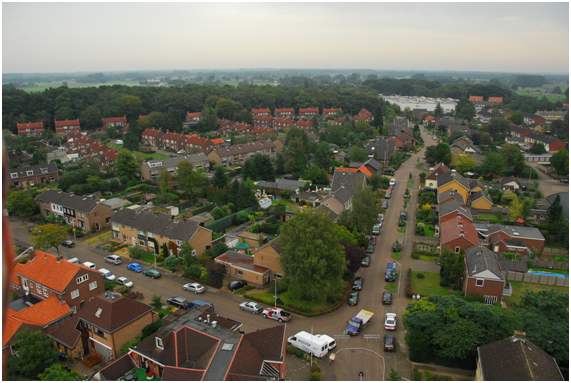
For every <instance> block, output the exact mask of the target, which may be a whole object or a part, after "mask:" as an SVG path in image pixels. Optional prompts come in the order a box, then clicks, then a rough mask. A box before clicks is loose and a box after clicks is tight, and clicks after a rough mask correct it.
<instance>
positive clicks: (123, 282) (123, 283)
mask: <svg viewBox="0 0 571 383" xmlns="http://www.w3.org/2000/svg"><path fill="white" fill-rule="evenodd" d="M117 283H118V284H120V285H121V286H127V287H133V282H131V281H130V280H128V279H127V278H125V277H119V278H117Z"/></svg>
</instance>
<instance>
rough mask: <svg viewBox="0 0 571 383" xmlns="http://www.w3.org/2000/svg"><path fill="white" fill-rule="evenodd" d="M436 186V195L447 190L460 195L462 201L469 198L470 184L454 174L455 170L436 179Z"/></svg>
mask: <svg viewBox="0 0 571 383" xmlns="http://www.w3.org/2000/svg"><path fill="white" fill-rule="evenodd" d="M436 182H437V184H438V194H442V193H443V192H445V191H447V190H453V191H455V192H456V193H458V194H460V195H461V196H462V198H464V201H467V200H468V197H469V196H470V184H469V183H468V180H467V179H466V178H464V177H462V176H461V175H460V174H458V173H456V170H451V171H449V172H447V173H444V174H442V175H440V176H438V178H437V179H436Z"/></svg>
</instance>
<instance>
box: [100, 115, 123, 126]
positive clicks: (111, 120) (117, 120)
mask: <svg viewBox="0 0 571 383" xmlns="http://www.w3.org/2000/svg"><path fill="white" fill-rule="evenodd" d="M102 122H103V128H104V129H106V128H108V127H110V126H120V127H122V128H125V127H127V118H126V117H108V118H103V119H102Z"/></svg>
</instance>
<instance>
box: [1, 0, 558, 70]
mask: <svg viewBox="0 0 571 383" xmlns="http://www.w3.org/2000/svg"><path fill="white" fill-rule="evenodd" d="M230 68H235V69H237V68H242V69H246V68H276V69H278V68H301V69H303V68H351V69H353V68H354V69H379V70H382V69H385V70H388V69H391V70H399V69H402V70H424V71H431V70H453V71H482V72H492V71H493V72H524V73H569V3H568V2H559V3H515V2H513V3H495V2H494V3H491V2H490V3H485V2H479V3H412V2H407V3H403V2H400V3H6V2H3V3H2V72H3V73H32V72H34V73H49V72H77V71H88V72H103V71H112V70H120V71H136V70H174V69H188V70H193V69H230Z"/></svg>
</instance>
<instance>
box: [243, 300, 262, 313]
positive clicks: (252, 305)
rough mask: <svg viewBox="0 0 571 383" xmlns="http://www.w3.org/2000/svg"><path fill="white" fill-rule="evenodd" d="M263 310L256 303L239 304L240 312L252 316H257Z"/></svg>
mask: <svg viewBox="0 0 571 383" xmlns="http://www.w3.org/2000/svg"><path fill="white" fill-rule="evenodd" d="M263 309H264V308H263V307H262V306H260V305H259V304H258V303H256V302H242V303H240V310H245V311H249V312H251V313H252V314H259V313H261V312H262V310H263Z"/></svg>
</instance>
